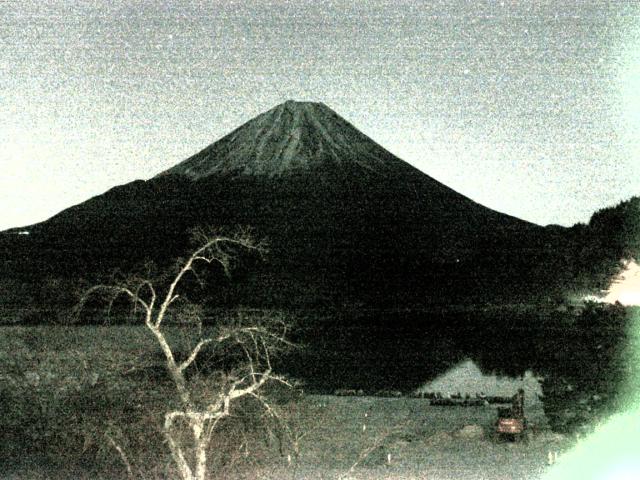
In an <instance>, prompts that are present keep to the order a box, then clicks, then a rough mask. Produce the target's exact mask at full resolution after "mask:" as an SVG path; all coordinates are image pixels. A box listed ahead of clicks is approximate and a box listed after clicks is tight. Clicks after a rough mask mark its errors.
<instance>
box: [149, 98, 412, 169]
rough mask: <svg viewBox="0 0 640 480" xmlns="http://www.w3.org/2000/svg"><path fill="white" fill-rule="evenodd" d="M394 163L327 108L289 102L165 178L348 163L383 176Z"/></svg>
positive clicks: (200, 153)
mask: <svg viewBox="0 0 640 480" xmlns="http://www.w3.org/2000/svg"><path fill="white" fill-rule="evenodd" d="M394 160H395V161H398V160H399V159H397V158H396V157H394V156H393V155H392V154H391V153H389V152H388V151H386V150H385V149H384V148H382V147H381V146H380V145H378V144H377V143H375V142H374V141H373V140H371V139H370V138H369V137H367V136H366V135H364V134H363V133H361V132H360V131H359V130H358V129H356V128H355V127H354V126H353V125H351V124H350V123H349V122H347V121H346V120H345V119H343V118H342V117H340V116H339V115H338V114H337V113H336V112H334V111H333V110H331V109H330V108H329V107H327V106H326V105H325V104H323V103H314V102H297V101H293V100H288V101H286V102H284V103H282V104H280V105H278V106H276V107H274V108H272V109H271V110H269V111H267V112H265V113H262V114H260V115H258V116H257V117H255V118H253V119H252V120H250V121H248V122H247V123H245V124H244V125H242V126H241V127H239V128H237V129H236V130H234V131H233V132H231V133H229V134H228V135H226V136H225V137H223V138H222V139H220V140H218V141H217V142H215V143H213V144H212V145H209V146H208V147H206V148H205V149H204V150H202V151H200V152H199V153H197V154H195V155H193V156H192V157H190V158H188V159H187V160H185V161H183V162H181V163H179V164H177V165H176V166H174V167H172V168H170V169H168V170H166V171H164V172H162V173H161V174H160V175H166V174H181V175H186V176H188V177H189V178H191V179H194V180H197V179H201V178H204V177H208V176H210V175H215V174H240V175H266V176H269V177H275V176H279V175H282V174H285V173H288V172H292V171H297V172H300V171H304V170H309V169H312V168H315V167H318V166H321V165H328V164H330V165H333V166H340V165H343V164H345V163H349V164H351V165H356V166H359V167H361V168H363V169H367V170H371V171H380V169H384V168H385V167H386V166H387V165H388V163H389V162H390V161H392V162H393V161H394Z"/></svg>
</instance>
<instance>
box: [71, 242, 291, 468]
mask: <svg viewBox="0 0 640 480" xmlns="http://www.w3.org/2000/svg"><path fill="white" fill-rule="evenodd" d="M195 239H196V243H197V247H196V248H195V249H194V251H193V253H192V254H191V255H190V256H189V257H188V258H187V259H186V260H184V261H183V262H180V263H179V265H178V268H177V270H175V271H174V273H173V274H172V275H171V276H170V277H169V279H168V280H167V281H166V282H165V285H164V286H160V285H158V283H159V282H157V281H156V282H154V281H152V280H150V279H148V278H144V277H139V276H131V277H129V278H127V279H126V280H125V281H124V282H122V283H121V284H116V285H108V284H103V285H96V286H94V287H92V288H90V289H89V290H88V291H87V292H86V293H85V294H84V295H83V297H82V299H81V302H80V306H79V309H82V306H83V305H84V304H85V303H86V302H87V300H88V299H90V298H91V297H92V296H94V295H98V294H100V295H106V296H107V297H108V300H109V305H110V307H109V308H111V306H112V305H113V304H114V302H115V300H116V299H117V298H119V297H121V296H124V297H127V298H128V299H129V300H130V301H131V302H132V304H133V306H134V307H135V308H134V311H136V312H139V313H138V315H140V313H141V314H142V316H143V318H144V325H145V326H146V328H147V329H148V330H149V332H151V334H152V335H153V337H154V338H155V340H156V342H157V344H158V345H159V347H160V349H161V350H162V353H163V354H164V358H165V361H166V370H167V372H168V374H169V376H170V378H171V380H172V382H173V384H174V385H175V389H176V393H177V398H178V401H177V405H178V407H177V408H172V409H170V410H169V411H167V412H166V413H165V414H164V422H163V426H162V429H163V433H164V436H165V439H166V442H167V444H168V446H169V450H170V452H171V456H172V458H173V461H174V462H175V465H176V467H177V470H178V472H179V475H180V477H181V478H182V479H183V480H204V479H205V477H206V475H207V470H208V465H207V450H208V447H209V445H210V443H211V436H212V434H213V432H214V430H215V429H216V426H217V425H218V424H219V422H220V421H221V420H222V419H224V418H225V417H228V416H229V415H230V413H231V406H232V404H233V403H234V402H235V401H237V400H238V399H240V398H242V397H253V398H255V399H257V400H258V401H260V402H261V403H262V405H263V406H265V407H266V408H267V410H269V404H268V402H267V400H266V399H265V397H264V396H263V395H262V392H261V390H262V388H263V387H264V385H265V384H266V383H267V382H269V381H278V382H282V383H285V384H287V382H286V381H285V380H284V379H283V378H281V377H279V376H277V375H275V374H274V372H273V369H272V366H271V357H272V354H273V353H274V352H275V351H276V350H278V349H280V348H283V347H284V346H286V345H288V342H287V340H286V334H287V324H286V322H285V321H284V320H283V319H282V318H281V317H276V318H265V317H262V318H260V319H256V318H254V317H251V316H246V315H244V316H242V315H241V316H239V317H238V318H236V319H235V320H234V321H233V322H223V324H218V325H216V326H215V327H213V328H211V329H203V328H202V321H201V319H200V317H199V310H198V308H193V305H191V304H189V303H188V302H185V303H184V304H183V305H182V307H181V308H178V307H177V305H179V304H180V303H181V302H180V301H181V295H182V293H181V292H180V287H181V284H182V283H184V280H185V277H186V276H187V275H188V274H191V275H194V276H195V277H196V278H197V279H199V278H200V277H198V272H197V268H198V267H206V266H212V265H218V266H220V267H222V269H223V270H224V271H225V272H227V273H228V272H229V269H230V265H231V261H232V259H233V258H234V254H233V252H234V251H235V252H237V251H238V249H245V250H253V251H261V250H262V246H261V245H259V244H257V243H255V242H254V241H253V240H252V238H251V237H250V236H249V235H248V234H246V233H241V234H237V235H233V236H220V235H211V234H205V233H204V232H203V231H199V232H197V234H196V235H195ZM185 305H186V307H185ZM170 312H172V314H170ZM176 312H177V314H176ZM172 321H179V322H181V323H182V324H183V325H184V324H185V323H186V324H187V325H188V326H189V327H191V328H192V330H193V331H192V332H191V333H192V334H191V335H190V336H189V338H190V342H189V345H188V347H187V349H186V352H184V351H183V352H182V355H179V354H178V353H179V352H178V348H179V347H177V346H176V345H175V344H174V345H172V343H171V341H170V338H169V336H168V335H167V332H168V330H167V324H170V323H172ZM182 348H184V347H182ZM217 351H223V352H224V353H223V354H222V355H223V356H226V357H227V358H229V356H232V355H236V354H237V355H238V356H239V358H241V359H242V360H241V361H239V362H236V363H237V365H235V367H233V368H230V369H226V370H222V371H220V372H218V373H219V375H218V376H217V377H215V379H214V380H210V381H208V382H205V386H204V387H203V386H202V383H200V384H198V376H196V375H194V376H191V377H190V376H189V375H187V370H188V369H190V367H192V366H193V365H194V364H195V363H196V360H197V359H198V358H199V357H200V356H202V355H203V354H204V353H205V352H208V353H209V354H210V355H213V354H214V352H217ZM210 377H211V378H212V379H213V378H214V376H210ZM287 385H288V384H287ZM185 427H186V431H188V432H190V435H189V436H190V437H191V438H190V439H189V440H188V441H187V440H186V439H185V436H184V431H185ZM127 468H128V469H130V467H127Z"/></svg>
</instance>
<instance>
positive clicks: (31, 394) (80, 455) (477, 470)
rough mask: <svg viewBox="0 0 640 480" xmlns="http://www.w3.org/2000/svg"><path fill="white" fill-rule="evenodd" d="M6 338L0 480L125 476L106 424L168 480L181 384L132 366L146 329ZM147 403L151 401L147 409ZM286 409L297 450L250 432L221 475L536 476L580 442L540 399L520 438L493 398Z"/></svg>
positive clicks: (0, 353) (323, 398)
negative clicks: (169, 414) (497, 432)
mask: <svg viewBox="0 0 640 480" xmlns="http://www.w3.org/2000/svg"><path fill="white" fill-rule="evenodd" d="M0 334H1V335H0V346H1V347H2V348H0V360H1V362H0V364H1V366H2V368H1V369H0V394H1V395H2V402H0V412H1V413H2V415H0V420H1V421H2V428H1V429H0V440H1V441H2V444H1V445H0V478H1V479H16V480H18V479H20V480H23V479H52V480H63V479H64V480H66V479H85V478H86V479H98V478H99V479H111V478H127V474H126V471H125V470H124V468H123V466H122V463H121V462H120V461H119V460H118V458H117V456H116V455H114V452H113V449H112V448H111V447H109V446H108V445H107V446H106V447H105V446H104V444H105V442H104V439H105V431H108V432H110V434H111V435H112V436H113V437H115V438H116V439H119V438H125V436H122V437H118V436H117V435H118V432H120V431H122V432H124V433H126V434H128V435H129V438H130V443H129V445H130V449H131V451H132V452H134V453H135V452H136V451H139V452H141V457H140V460H141V462H139V465H141V467H142V469H143V470H141V473H142V475H141V476H140V478H144V479H149V480H151V479H160V478H170V477H169V472H170V471H171V469H170V462H169V461H167V458H166V452H164V450H165V447H164V445H163V444H162V440H161V434H160V432H159V431H158V429H157V427H155V426H154V425H155V423H156V422H157V421H158V419H160V418H161V414H162V412H163V411H164V408H163V405H164V403H165V402H166V400H167V398H171V395H172V393H173V391H172V389H171V388H170V387H171V386H170V385H169V386H168V387H167V386H166V385H165V386H163V385H164V384H162V383H160V384H159V383H158V382H157V380H155V379H154V377H149V378H147V377H146V376H139V375H138V373H136V372H137V371H136V370H133V373H128V372H131V371H132V365H133V366H139V365H141V364H143V363H144V360H145V359H147V358H149V353H148V352H149V351H150V350H151V351H152V350H153V343H152V342H151V340H150V339H149V338H148V336H147V335H146V334H145V332H144V331H143V330H142V329H135V328H128V327H122V328H102V329H97V328H92V329H49V328H23V327H13V328H4V329H2V330H0ZM150 358H151V359H153V358H155V357H153V356H152V357H150ZM152 373H153V371H152ZM516 388H517V387H515V386H514V390H515V389H516ZM138 402H140V403H138ZM139 405H147V406H149V407H145V409H144V411H142V412H141V411H138V410H136V408H137V406H139ZM153 406H156V407H158V408H159V410H158V411H153V410H150V408H152V407H153ZM161 407H162V408H161ZM282 408H284V409H287V418H288V419H290V420H291V425H290V429H291V432H290V433H291V438H293V440H294V445H293V448H292V447H291V446H290V445H289V446H287V448H286V449H285V450H284V451H283V450H282V449H281V448H279V442H278V439H277V438H275V439H266V440H265V439H263V437H261V436H260V435H262V434H258V433H256V439H255V440H254V441H253V443H251V448H247V444H248V442H247V441H246V440H242V439H240V440H239V441H237V442H236V443H237V444H238V445H239V446H238V447H237V448H236V447H234V450H232V451H228V452H225V453H223V454H221V455H222V456H224V457H225V458H223V459H222V462H220V463H224V464H225V466H224V467H223V468H217V469H215V468H214V470H215V472H214V473H215V475H212V476H211V478H225V479H226V478H229V479H234V478H239V479H261V478H262V479H273V480H275V479H285V480H286V479H342V480H346V479H349V478H351V479H462V480H465V479H482V480H492V479H495V480H497V479H501V480H502V479H505V480H506V479H536V478H540V477H541V476H542V475H543V474H544V472H545V471H547V470H548V469H549V467H548V460H549V453H550V452H551V453H553V452H558V456H559V458H560V459H562V458H563V452H565V451H568V450H569V449H570V448H571V447H572V446H573V444H575V439H574V438H567V437H565V436H562V435H558V434H555V433H552V432H551V431H550V429H549V428H548V425H547V420H546V418H545V416H544V414H543V411H542V405H541V404H540V403H538V404H535V405H533V406H530V407H529V408H528V409H527V412H526V413H527V416H528V417H529V420H530V426H531V428H530V430H529V432H530V434H529V436H528V441H526V442H522V443H511V442H504V441H499V440H498V439H496V438H495V436H494V435H493V433H492V432H493V423H494V421H495V419H496V407H495V406H489V405H488V406H480V407H461V406H453V407H441V406H431V405H429V402H428V400H426V399H418V398H406V397H401V398H382V397H367V396H362V397H340V396H333V395H307V396H304V397H302V398H299V399H298V400H296V401H292V402H289V403H286V404H283V405H282ZM122 415H124V416H122ZM119 416H121V418H120V417H119ZM135 421H138V422H139V424H140V428H139V430H136V429H137V428H138V427H136V425H138V424H135ZM145 422H146V423H145ZM465 427H467V428H465ZM137 431H140V432H142V433H141V434H140V435H139V437H140V438H138V439H137V442H138V443H133V442H134V441H136V439H135V438H134V439H131V434H134V435H135V433H136V432H137ZM230 431H231V430H230ZM223 436H224V435H223ZM238 438H240V437H238ZM101 445H102V446H101ZM243 445H244V446H243ZM45 451H46V453H47V456H45V455H44V452H45ZM163 452H164V458H163ZM52 458H57V459H58V460H57V461H56V462H52V461H51V459H52ZM67 459H69V460H67ZM78 459H80V460H82V459H89V460H87V461H85V463H82V462H80V461H79V460H78ZM100 459H102V460H100ZM236 459H237V461H236ZM256 459H259V460H256ZM218 460H220V459H218ZM109 472H111V473H109Z"/></svg>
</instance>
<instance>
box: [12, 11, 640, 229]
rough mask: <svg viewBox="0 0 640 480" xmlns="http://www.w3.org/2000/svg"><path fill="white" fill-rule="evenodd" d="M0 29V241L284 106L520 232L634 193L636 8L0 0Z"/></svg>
mask: <svg viewBox="0 0 640 480" xmlns="http://www.w3.org/2000/svg"><path fill="white" fill-rule="evenodd" d="M0 18H1V19H2V20H1V21H0V44H1V48H0V145H2V148H0V169H1V171H2V177H0V205H1V206H2V215H0V229H4V228H9V227H14V226H19V225H25V224H30V223H33V222H36V221H40V220H44V219H45V218H47V217H49V216H51V215H53V214H55V213H57V212H58V211H60V210H62V209H64V208H66V207H69V206H71V205H72V204H75V203H79V202H81V201H84V200H86V199H87V198H89V197H91V196H93V195H96V194H99V193H102V192H104V191H105V190H107V189H108V188H110V187H112V186H115V185H118V184H122V183H126V182H129V181H132V180H134V179H138V178H145V179H146V178H150V177H152V176H153V175H155V174H156V173H158V172H160V171H162V170H165V169H167V168H169V167H171V166H172V165H174V164H176V163H178V162H180V161H181V160H184V159H185V158H187V157H188V156H190V155H192V154H194V153H195V152H197V151H199V150H201V149H202V148H204V147H205V146H206V145H208V144H210V143H212V142H213V141H215V140H217V139H219V138H220V137H221V136H223V135H224V134H225V133H228V132H229V131H230V130H232V129H233V128H235V127H237V126H239V125H240V124H242V123H244V122H245V121H247V120H249V119H251V118H252V117H254V116H255V115H257V114H259V113H261V112H263V111H266V110H268V109H270V108H272V107H273V106H275V105H276V104H278V103H281V102H283V101H285V100H286V99H289V98H292V99H297V100H311V101H319V102H324V103H326V104H327V105H328V106H330V107H331V108H332V109H333V110H335V111H336V112H338V113H339V114H340V115H342V116H343V117H344V118H346V119H347V120H348V121H349V122H351V123H352V124H354V125H355V126H356V127H358V128H359V129H361V130H362V131H363V132H364V133H365V134H367V135H368V136H370V137H371V138H373V139H374V140H376V141H377V142H378V143H380V144H381V145H382V146H384V147H385V148H387V149H388V150H390V151H391V152H392V153H394V154H396V155H397V156H399V157H400V158H402V159H404V160H406V161H408V162H409V163H411V164H413V165H415V166H416V167H418V168H419V169H421V170H423V171H424V172H425V173H427V174H429V175H431V176H432V177H434V178H436V179H438V180H440V181H441V182H443V183H445V184H447V185H448V186H450V187H452V188H453V189H455V190H457V191H458V192H460V193H462V194H464V195H466V196H468V197H470V198H472V199H474V200H476V201H477V202H479V203H482V204H484V205H486V206H488V207H491V208H494V209H496V210H499V211H502V212H506V213H509V214H511V215H515V216H518V217H520V218H523V219H526V220H530V221H533V222H536V223H540V224H547V223H559V224H564V225H570V224H572V223H574V222H577V221H587V220H588V218H589V216H590V214H591V213H592V212H593V211H594V210H596V209H598V208H601V207H604V206H607V205H611V204H614V203H617V202H618V201H619V200H622V199H626V198H628V197H630V196H632V195H639V194H640V6H638V2H637V1H636V0H620V1H611V2H603V1H601V0H573V1H524V0H523V1H508V0H504V1H491V2H489V1H473V2H469V1H463V0H459V1H451V0H450V1H429V2H418V1H415V0H414V1H398V0H394V1H383V0H369V1H366V2H340V1H332V0H324V1H323V0H304V1H276V0H271V1H268V0H256V1H246V2H241V1H230V0H224V1H222V0H221V1H196V0H190V1H180V2H177V1H175V2H169V1H151V0H144V1H125V0H112V1H108V2H107V1H91V2H87V1H82V2H80V1H68V0H67V1H62V0H61V1H54V0H37V1H36V0H30V1H29V0H4V1H2V2H0Z"/></svg>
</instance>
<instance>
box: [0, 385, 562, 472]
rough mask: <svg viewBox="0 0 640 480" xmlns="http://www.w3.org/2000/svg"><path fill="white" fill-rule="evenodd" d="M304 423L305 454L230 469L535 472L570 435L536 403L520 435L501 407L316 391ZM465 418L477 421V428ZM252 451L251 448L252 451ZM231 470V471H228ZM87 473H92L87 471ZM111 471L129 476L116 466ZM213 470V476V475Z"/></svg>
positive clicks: (34, 468)
mask: <svg viewBox="0 0 640 480" xmlns="http://www.w3.org/2000/svg"><path fill="white" fill-rule="evenodd" d="M303 403H304V404H305V405H304V406H305V409H306V411H308V412H309V411H313V412H315V414H314V416H313V418H306V419H305V424H304V426H300V431H299V433H300V434H301V438H300V439H299V445H298V448H299V456H298V457H297V458H296V457H295V455H292V456H291V461H290V463H289V459H288V457H287V456H286V455H284V456H279V455H277V454H275V452H274V455H273V456H272V457H271V459H270V460H269V461H267V462H261V464H260V465H254V466H252V467H248V466H245V467H242V468H239V469H237V470H234V471H233V473H232V472H230V471H228V472H226V475H223V476H224V477H225V478H243V479H273V480H275V479H342V480H346V479H403V480H405V479H482V480H493V479H495V480H498V479H500V480H506V479H514V480H515V479H535V478H540V476H541V475H542V474H543V473H544V472H545V470H546V469H548V459H549V452H558V454H559V456H560V457H561V456H562V454H563V452H564V451H565V450H567V449H568V448H569V447H570V446H571V444H572V442H571V441H570V440H569V439H567V438H566V437H564V436H562V435H558V434H554V433H552V432H550V431H549V430H548V429H547V428H546V425H545V422H544V417H543V416H542V415H541V412H540V411H532V412H530V414H531V417H530V418H531V427H532V428H531V430H530V435H529V436H528V439H527V440H526V441H523V442H519V443H514V442H508V441H500V440H499V439H496V438H495V437H494V435H493V434H492V423H493V421H494V420H495V407H492V406H486V407H437V406H430V405H428V400H423V399H414V398H374V397H336V396H328V395H310V396H308V397H306V398H305V399H304V400H303ZM465 426H473V427H472V428H469V427H467V429H465V430H463V428H464V427H465ZM247 453H248V454H249V455H251V452H247ZM11 470H12V472H11V473H9V472H7V473H5V474H4V475H3V476H2V478H7V479H20V480H22V479H45V478H56V479H58V478H60V479H61V478H78V477H84V476H85V475H86V474H85V473H83V472H81V471H79V470H76V469H74V470H73V471H65V470H64V468H61V467H58V468H56V469H55V470H51V469H50V468H46V469H44V468H43V467H39V466H38V465H37V464H34V463H30V461H29V460H27V459H16V464H14V465H13V468H12V469H11ZM227 475H232V476H227ZM87 478H88V477H87ZM113 478H126V476H125V475H124V472H122V471H121V472H120V473H116V472H114V474H113ZM212 478H213V477H212Z"/></svg>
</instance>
